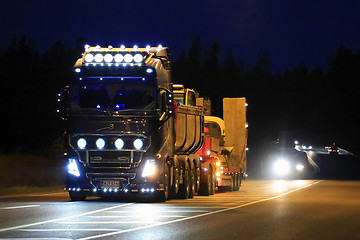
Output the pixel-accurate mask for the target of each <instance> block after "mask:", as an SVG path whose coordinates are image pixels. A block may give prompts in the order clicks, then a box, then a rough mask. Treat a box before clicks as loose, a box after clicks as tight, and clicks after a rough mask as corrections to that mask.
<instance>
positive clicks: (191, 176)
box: [188, 163, 196, 198]
mask: <svg viewBox="0 0 360 240" xmlns="http://www.w3.org/2000/svg"><path fill="white" fill-rule="evenodd" d="M190 166H191V167H190ZM190 166H189V171H188V173H189V180H190V181H189V185H190V187H189V198H194V194H195V185H196V183H195V174H196V172H195V171H196V170H195V166H194V164H193V163H190Z"/></svg>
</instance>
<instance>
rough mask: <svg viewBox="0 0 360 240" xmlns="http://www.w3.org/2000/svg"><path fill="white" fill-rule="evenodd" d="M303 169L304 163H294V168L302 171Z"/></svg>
mask: <svg viewBox="0 0 360 240" xmlns="http://www.w3.org/2000/svg"><path fill="white" fill-rule="evenodd" d="M303 169H304V165H302V164H297V165H296V170H298V171H302V170H303Z"/></svg>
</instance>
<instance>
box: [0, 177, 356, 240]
mask: <svg viewBox="0 0 360 240" xmlns="http://www.w3.org/2000/svg"><path fill="white" fill-rule="evenodd" d="M359 199H360V181H331V180H326V181H318V180H286V181H285V180H271V181H256V180H246V181H244V183H243V186H242V188H241V190H240V191H239V192H227V193H218V194H215V195H214V196H209V197H200V196H195V198H194V199H188V200H179V199H173V200H169V201H168V202H166V203H141V202H121V201H120V202H119V201H108V202H106V201H103V200H102V199H100V198H90V199H89V200H87V201H85V202H71V201H70V200H69V198H68V196H67V194H66V193H63V192H60V193H52V194H38V195H23V196H17V197H15V196H12V197H9V198H7V197H1V198H0V238H2V239H3V238H7V239H10V238H14V239H15V238H22V239H26V238H31V239H217V240H218V239H240V238H241V239H360V227H359V226H360V201H359Z"/></svg>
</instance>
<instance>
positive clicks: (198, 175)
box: [195, 165, 201, 193]
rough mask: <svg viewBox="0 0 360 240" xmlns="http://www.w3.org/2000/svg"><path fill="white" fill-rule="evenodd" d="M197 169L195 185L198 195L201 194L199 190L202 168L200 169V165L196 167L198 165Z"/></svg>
mask: <svg viewBox="0 0 360 240" xmlns="http://www.w3.org/2000/svg"><path fill="white" fill-rule="evenodd" d="M195 167H196V170H195V183H196V185H195V192H196V193H199V189H200V175H201V172H200V169H201V167H200V165H199V166H196V165H195Z"/></svg>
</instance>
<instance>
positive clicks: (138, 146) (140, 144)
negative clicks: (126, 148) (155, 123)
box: [133, 138, 144, 150]
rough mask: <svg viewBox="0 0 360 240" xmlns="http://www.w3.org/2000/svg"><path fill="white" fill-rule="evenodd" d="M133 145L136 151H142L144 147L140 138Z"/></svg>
mask: <svg viewBox="0 0 360 240" xmlns="http://www.w3.org/2000/svg"><path fill="white" fill-rule="evenodd" d="M133 144H134V147H135V149H137V150H140V149H141V148H142V147H143V145H144V143H143V141H142V140H141V139H140V138H137V139H135V140H134V143H133Z"/></svg>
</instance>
